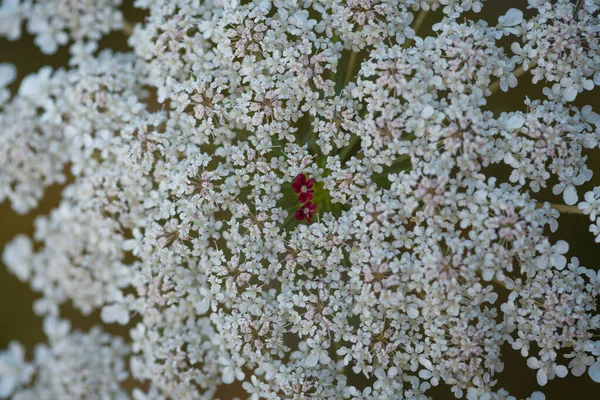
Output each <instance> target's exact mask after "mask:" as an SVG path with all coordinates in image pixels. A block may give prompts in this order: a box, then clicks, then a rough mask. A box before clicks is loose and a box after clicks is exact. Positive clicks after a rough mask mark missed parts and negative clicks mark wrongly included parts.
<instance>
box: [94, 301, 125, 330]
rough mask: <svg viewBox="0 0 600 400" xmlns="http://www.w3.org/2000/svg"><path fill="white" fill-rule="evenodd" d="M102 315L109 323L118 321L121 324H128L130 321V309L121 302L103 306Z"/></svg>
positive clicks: (103, 319)
mask: <svg viewBox="0 0 600 400" xmlns="http://www.w3.org/2000/svg"><path fill="white" fill-rule="evenodd" d="M100 317H101V318H102V321H104V322H106V323H107V324H110V323H113V322H116V323H118V324H120V325H126V324H127V323H129V311H127V309H125V307H123V306H122V305H121V304H111V305H109V306H105V307H103V308H102V312H101V313H100Z"/></svg>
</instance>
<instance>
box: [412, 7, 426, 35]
mask: <svg viewBox="0 0 600 400" xmlns="http://www.w3.org/2000/svg"><path fill="white" fill-rule="evenodd" d="M425 18H427V11H425V10H421V11H420V12H419V15H417V19H416V20H415V25H414V26H413V30H414V31H415V34H416V33H417V32H419V29H421V26H422V25H423V22H425Z"/></svg>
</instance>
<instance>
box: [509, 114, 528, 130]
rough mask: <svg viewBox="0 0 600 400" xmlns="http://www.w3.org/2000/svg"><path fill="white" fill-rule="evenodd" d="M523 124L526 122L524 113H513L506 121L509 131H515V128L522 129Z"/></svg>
mask: <svg viewBox="0 0 600 400" xmlns="http://www.w3.org/2000/svg"><path fill="white" fill-rule="evenodd" d="M523 124H525V118H523V116H522V115H519V114H517V115H513V116H512V117H510V118H509V119H508V121H507V122H506V129H507V130H509V131H513V130H515V129H520V128H521V127H522V126H523Z"/></svg>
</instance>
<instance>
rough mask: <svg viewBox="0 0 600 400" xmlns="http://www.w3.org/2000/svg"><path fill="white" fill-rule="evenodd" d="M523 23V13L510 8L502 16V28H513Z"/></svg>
mask: <svg viewBox="0 0 600 400" xmlns="http://www.w3.org/2000/svg"><path fill="white" fill-rule="evenodd" d="M522 21H523V11H521V10H519V9H517V8H511V9H510V10H508V11H507V12H506V14H504V18H503V21H502V26H515V25H518V24H520V23H521V22H522Z"/></svg>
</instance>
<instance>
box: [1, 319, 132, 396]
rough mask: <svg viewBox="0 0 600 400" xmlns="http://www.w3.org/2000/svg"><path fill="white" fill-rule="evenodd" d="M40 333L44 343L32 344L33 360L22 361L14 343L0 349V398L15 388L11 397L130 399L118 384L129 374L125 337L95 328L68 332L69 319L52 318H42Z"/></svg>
mask: <svg viewBox="0 0 600 400" xmlns="http://www.w3.org/2000/svg"><path fill="white" fill-rule="evenodd" d="M44 333H45V334H46V335H47V337H48V344H47V345H46V344H40V345H37V346H36V348H35V357H34V360H33V361H32V362H31V363H27V362H25V360H24V354H23V353H24V351H23V348H22V347H21V346H20V345H19V344H17V343H15V342H12V343H11V345H10V347H9V349H8V351H6V352H1V353H0V397H2V398H6V397H7V396H9V395H10V394H11V393H13V391H15V389H18V391H17V392H16V393H15V394H14V395H13V396H12V397H11V398H12V399H15V400H33V399H48V398H52V399H86V398H97V399H115V400H124V399H127V398H129V397H128V395H127V394H126V392H125V391H124V390H123V388H122V387H121V383H122V382H123V381H124V380H125V379H126V378H127V377H128V376H129V373H128V372H127V370H126V357H127V356H128V355H129V353H130V347H129V346H128V345H126V344H125V342H124V340H123V338H121V337H118V336H116V337H113V336H111V335H109V334H107V333H104V332H102V330H101V329H100V328H99V327H94V328H92V329H91V330H90V331H89V332H86V333H83V332H79V331H71V326H70V324H69V322H68V321H63V320H58V319H56V318H53V317H48V318H46V319H45V320H44ZM25 385H27V388H24V386H25ZM19 389H20V390H19Z"/></svg>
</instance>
